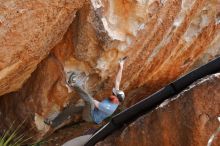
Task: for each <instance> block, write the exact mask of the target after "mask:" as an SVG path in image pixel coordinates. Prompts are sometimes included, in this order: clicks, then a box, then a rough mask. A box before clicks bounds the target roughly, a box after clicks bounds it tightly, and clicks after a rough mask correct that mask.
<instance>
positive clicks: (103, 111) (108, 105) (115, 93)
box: [44, 57, 127, 127]
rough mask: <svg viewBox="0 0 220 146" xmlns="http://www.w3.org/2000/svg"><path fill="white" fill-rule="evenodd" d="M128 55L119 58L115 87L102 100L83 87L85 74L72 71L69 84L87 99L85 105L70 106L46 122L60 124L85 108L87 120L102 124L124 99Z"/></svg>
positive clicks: (84, 115)
mask: <svg viewBox="0 0 220 146" xmlns="http://www.w3.org/2000/svg"><path fill="white" fill-rule="evenodd" d="M126 59H127V57H124V58H121V59H120V60H119V70H118V73H117V75H116V79H115V87H114V88H113V89H112V95H110V96H109V97H108V98H106V99H104V100H103V101H102V102H99V101H98V100H95V99H94V98H93V97H91V96H90V95H89V94H88V93H87V92H86V90H85V89H84V88H83V85H84V82H85V80H86V77H85V74H79V73H76V72H71V74H70V75H69V78H68V86H69V87H70V88H71V89H73V90H75V91H76V92H77V93H78V95H79V96H80V97H81V98H82V99H83V100H84V101H85V106H83V107H82V106H74V105H72V106H69V107H67V108H65V109H64V110H63V111H62V112H61V113H59V114H58V115H57V116H56V117H54V116H51V117H48V118H47V119H45V120H44V122H45V123H46V124H48V125H51V126H52V127H57V126H60V125H61V124H62V123H63V121H65V120H66V119H69V118H70V117H71V116H72V115H74V114H76V113H78V112H79V111H82V110H83V119H84V120H85V121H87V122H95V123H97V124H100V123H101V122H102V121H103V120H104V119H106V118H108V117H110V116H111V115H112V114H113V113H114V112H115V110H116V109H117V107H118V106H119V104H120V103H121V102H122V101H123V100H124V98H125V94H124V92H123V91H122V90H120V89H119V86H120V82H121V78H122V71H123V66H124V62H125V60H126Z"/></svg>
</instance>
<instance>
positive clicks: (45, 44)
mask: <svg viewBox="0 0 220 146" xmlns="http://www.w3.org/2000/svg"><path fill="white" fill-rule="evenodd" d="M0 2H1V5H0V13H1V15H0V46H1V47H0V58H1V59H0V95H3V94H5V93H9V92H12V91H16V90H18V89H19V88H20V87H21V86H22V84H23V83H24V82H25V81H26V80H27V79H28V78H29V77H30V74H31V73H32V72H33V71H34V70H35V69H36V66H37V65H38V64H39V63H40V61H41V60H42V59H44V58H45V57H46V56H47V55H48V54H49V52H50V50H51V49H52V48H53V47H54V46H55V45H56V43H58V42H59V41H60V40H61V39H62V36H63V35H64V33H65V32H66V30H67V28H68V26H69V25H70V23H71V22H72V20H73V17H74V15H75V12H76V11H77V9H79V8H80V7H81V6H82V4H83V2H84V1H83V0H82V1H81V0H79V1H70V0H68V1H66V0H55V1H54V0H38V1H32V0H24V1H20V0H9V1H4V0H1V1H0Z"/></svg>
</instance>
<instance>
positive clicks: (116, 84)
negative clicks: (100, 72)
mask: <svg viewBox="0 0 220 146" xmlns="http://www.w3.org/2000/svg"><path fill="white" fill-rule="evenodd" d="M125 59H126V58H123V59H121V60H120V61H119V70H118V73H117V75H116V79H115V89H117V90H119V86H120V83H121V78H122V71H123V67H124V61H125Z"/></svg>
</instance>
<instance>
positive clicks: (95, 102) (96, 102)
mask: <svg viewBox="0 0 220 146" xmlns="http://www.w3.org/2000/svg"><path fill="white" fill-rule="evenodd" d="M93 102H94V104H95V107H96V108H98V107H99V104H100V102H99V101H97V100H95V99H93Z"/></svg>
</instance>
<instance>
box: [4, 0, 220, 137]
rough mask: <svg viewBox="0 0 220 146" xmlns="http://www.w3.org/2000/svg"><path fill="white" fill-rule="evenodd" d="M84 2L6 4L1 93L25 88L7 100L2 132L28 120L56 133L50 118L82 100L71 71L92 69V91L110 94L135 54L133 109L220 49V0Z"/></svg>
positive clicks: (130, 88)
mask: <svg viewBox="0 0 220 146" xmlns="http://www.w3.org/2000/svg"><path fill="white" fill-rule="evenodd" d="M83 2H84V1H71V0H66V1H64V0H60V1H49V0H48V1H31V0H30V1H28V0H27V1H15V0H11V1H3V2H2V4H1V5H0V8H1V9H0V10H1V11H2V14H4V17H0V20H1V21H0V22H1V23H0V32H1V33H0V44H2V45H1V47H0V58H1V59H0V60H1V61H0V68H1V71H0V87H1V89H0V95H3V94H5V93H9V92H12V91H16V90H17V91H16V92H14V93H9V94H5V95H3V96H1V97H0V102H1V106H0V112H1V114H0V119H1V123H0V129H7V128H8V127H9V126H10V124H11V123H12V122H13V121H17V122H21V121H22V120H24V119H25V118H27V117H28V118H27V119H28V120H27V121H26V123H27V125H28V126H29V127H32V129H34V130H35V132H36V133H38V134H39V133H40V136H42V135H45V134H46V133H48V129H49V128H48V126H46V125H45V124H44V122H43V120H44V119H46V118H48V117H49V116H54V115H57V114H58V113H59V112H60V111H62V110H63V109H64V108H66V106H68V105H70V104H75V103H76V101H77V100H78V99H79V97H77V96H76V95H75V94H74V93H73V94H72V93H71V92H69V90H68V89H67V87H66V83H65V81H66V75H65V74H66V72H68V71H75V72H81V73H85V75H86V76H87V77H88V80H87V82H86V84H85V87H86V90H87V91H88V92H89V93H90V94H91V95H92V96H94V97H95V98H96V99H103V98H104V97H107V96H109V95H110V94H111V89H112V87H113V85H114V79H115V74H116V72H117V68H118V59H119V58H121V57H123V56H128V57H129V59H128V60H127V61H126V64H125V68H124V72H123V79H122V83H121V89H123V90H125V92H126V95H127V97H126V101H125V105H126V106H130V105H132V104H134V103H136V102H137V101H139V100H141V99H142V98H143V95H145V96H146V95H149V94H151V93H153V92H155V91H156V90H158V89H160V88H161V87H162V86H164V85H166V84H168V83H169V82H171V81H173V80H175V79H177V78H178V77H180V76H181V75H183V74H184V73H186V72H188V71H190V70H192V69H193V68H195V67H197V66H200V65H202V64H205V63H207V62H208V61H210V60H211V59H213V58H215V57H216V56H218V55H219V54H220V48H219V43H220V33H219V31H220V24H219V23H220V18H219V12H220V10H219V9H218V6H219V3H220V2H219V1H218V0H212V1H206V0H182V1H180V0H166V1H164V0H163V1H162V0H160V1H159V0H151V1H141V0H138V1H131V0H126V1H125V0H109V1H100V0H91V1H86V2H85V3H84V5H83ZM82 5H83V6H82ZM81 7H82V8H81ZM78 9H79V11H78V12H77V13H76V11H77V10H78ZM15 12H16V13H15ZM75 14H76V15H75ZM9 16H10V17H9ZM12 16H14V17H12ZM74 16H76V17H75V18H74V20H73V17H74ZM6 18H7V19H6ZM3 20H4V21H3ZM72 20H73V21H72ZM70 23H71V25H70ZM69 25H70V26H69ZM68 26H69V28H68ZM67 28H68V30H67ZM66 30H67V32H66ZM65 32H66V33H65ZM64 33H65V35H64V36H63V34H64ZM60 40H61V41H60ZM9 47H10V48H12V49H7V48H9ZM48 54H49V55H48ZM43 59H44V60H43ZM42 60H43V61H42ZM37 65H38V67H37ZM36 67H37V69H36ZM33 71H34V72H33ZM31 73H32V74H31ZM27 79H28V80H27ZM25 81H26V82H25ZM22 85H23V86H22ZM21 87H22V88H21ZM19 88H20V89H19ZM18 89H19V90H18ZM18 111H19V112H18ZM77 119H79V118H73V120H77ZM49 131H50V130H49Z"/></svg>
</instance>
